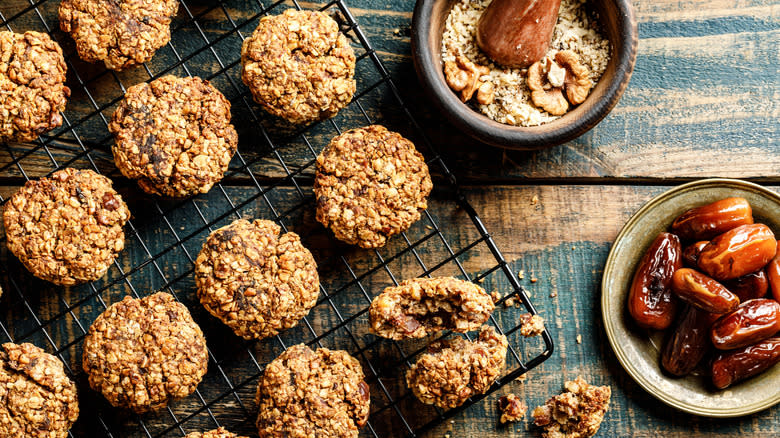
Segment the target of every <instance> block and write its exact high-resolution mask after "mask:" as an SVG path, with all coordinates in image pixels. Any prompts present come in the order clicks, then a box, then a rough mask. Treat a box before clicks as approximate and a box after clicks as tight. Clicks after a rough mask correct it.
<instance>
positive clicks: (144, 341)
mask: <svg viewBox="0 0 780 438" xmlns="http://www.w3.org/2000/svg"><path fill="white" fill-rule="evenodd" d="M207 364H208V351H207V350H206V339H205V338H204V337H203V332H201V330H200V327H198V325H197V324H195V321H193V320H192V316H190V312H189V311H188V310H187V308H186V307H184V305H183V304H181V303H179V302H176V301H175V300H174V298H173V296H172V295H170V294H168V293H164V292H159V293H156V294H154V295H151V296H148V297H145V298H140V299H135V298H131V297H125V299H124V300H122V301H120V302H118V303H115V304H112V305H111V306H109V308H108V309H106V310H105V311H104V312H103V313H102V314H101V315H100V316H98V317H97V319H96V320H95V322H94V323H92V326H91V327H90V328H89V332H88V333H87V335H86V337H85V338H84V355H83V358H82V366H83V368H84V372H86V373H87V375H88V376H89V386H91V387H92V389H94V390H95V391H99V392H101V393H102V394H103V396H104V397H106V399H107V400H108V401H109V402H110V403H111V404H112V405H114V406H116V407H122V408H128V409H132V410H133V411H135V412H137V413H143V412H148V411H152V410H156V409H160V408H163V407H165V406H166V405H167V404H168V402H169V401H170V400H172V399H177V398H181V397H186V396H188V395H190V394H192V393H193V392H194V391H195V388H196V387H197V386H198V384H199V383H200V380H201V379H202V378H203V375H204V374H206V366H207Z"/></svg>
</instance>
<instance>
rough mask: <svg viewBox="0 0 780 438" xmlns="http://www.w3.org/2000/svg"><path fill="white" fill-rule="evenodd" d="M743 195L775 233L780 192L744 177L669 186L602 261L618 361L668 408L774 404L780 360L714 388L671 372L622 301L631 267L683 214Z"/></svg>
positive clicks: (698, 377) (739, 408) (655, 336)
mask: <svg viewBox="0 0 780 438" xmlns="http://www.w3.org/2000/svg"><path fill="white" fill-rule="evenodd" d="M732 196H740V197H743V198H745V199H747V200H748V202H749V203H750V206H751V207H752V209H753V217H754V218H755V220H756V222H760V223H763V224H766V225H768V226H769V227H770V228H771V229H772V231H774V232H775V234H776V235H777V233H778V232H780V195H778V194H777V193H775V192H773V191H772V190H769V189H767V188H764V187H761V186H759V185H757V184H753V183H750V182H747V181H740V180H734V179H705V180H700V181H694V182H691V183H688V184H683V185H681V186H678V187H675V188H673V189H671V190H669V191H667V192H664V193H662V194H660V195H658V196H656V197H655V198H653V199H651V200H650V201H648V202H647V203H646V204H645V205H644V206H642V208H640V209H639V211H637V212H636V213H635V214H634V215H633V216H632V217H631V219H629V220H628V222H627V223H626V225H625V226H624V227H623V229H622V230H621V231H620V233H619V234H618V236H617V238H616V239H615V243H614V244H613V245H612V249H611V250H610V252H609V256H608V257H607V261H606V264H605V265H604V276H603V277H602V280H601V316H602V318H603V321H604V330H605V331H606V332H607V338H608V339H609V343H610V345H611V346H612V349H613V350H614V351H615V355H616V356H617V359H618V361H619V362H620V364H621V365H622V366H623V368H624V369H625V370H626V372H627V373H628V374H629V375H630V376H631V377H632V378H633V379H634V380H635V381H636V382H637V383H638V384H639V385H640V386H641V387H642V388H644V389H645V390H646V391H647V392H649V393H650V394H652V395H653V396H654V397H656V398H658V399H659V400H661V401H662V402H664V403H666V404H667V405H669V406H672V407H675V408H677V409H680V410H682V411H685V412H688V413H691V414H696V415H702V416H706V417H739V416H742V415H748V414H752V413H754V412H759V411H762V410H764V409H767V408H769V407H771V406H774V405H776V404H777V403H780V391H778V389H777V388H778V386H780V365H775V366H774V367H773V368H771V369H769V370H767V371H764V372H763V373H761V374H758V375H756V376H753V377H751V378H749V379H747V380H743V381H741V382H738V383H736V384H734V385H732V386H729V387H728V388H726V389H724V390H716V389H715V387H714V386H713V385H712V382H711V378H710V377H709V376H708V375H707V372H706V370H703V369H697V370H696V371H694V372H693V373H691V374H689V375H688V376H685V377H672V376H670V375H668V374H666V373H664V372H663V371H662V370H661V365H660V359H659V358H660V356H661V353H660V351H661V348H662V345H663V342H664V334H663V333H661V332H655V331H648V330H642V329H640V328H639V327H638V326H637V325H636V324H635V323H634V321H633V320H632V319H631V317H630V316H629V315H628V310H627V304H626V300H627V297H628V290H629V288H630V287H631V281H632V280H633V278H634V271H635V270H636V267H637V265H638V264H639V261H640V259H641V258H642V256H643V255H644V253H645V251H647V248H648V247H649V246H650V244H651V243H652V241H653V239H655V237H656V236H657V235H658V233H660V232H661V231H667V230H668V228H669V226H670V225H671V224H672V222H673V221H674V219H675V218H676V217H677V216H679V215H681V214H682V213H683V212H685V211H687V210H689V209H691V208H694V207H699V206H702V205H706V204H709V203H712V202H715V201H717V200H720V199H723V198H729V197H732Z"/></svg>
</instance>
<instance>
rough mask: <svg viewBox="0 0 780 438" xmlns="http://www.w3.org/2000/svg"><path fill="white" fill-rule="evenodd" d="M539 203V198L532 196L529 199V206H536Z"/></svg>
mask: <svg viewBox="0 0 780 438" xmlns="http://www.w3.org/2000/svg"><path fill="white" fill-rule="evenodd" d="M538 203H539V197H538V196H536V195H534V197H533V198H531V205H536V204H538Z"/></svg>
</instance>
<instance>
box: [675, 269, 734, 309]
mask: <svg viewBox="0 0 780 438" xmlns="http://www.w3.org/2000/svg"><path fill="white" fill-rule="evenodd" d="M672 292H674V293H675V295H677V297H678V298H680V299H681V300H683V301H685V302H686V303H688V304H690V305H692V306H694V307H698V308H699V309H701V310H703V311H705V312H710V313H727V312H731V311H732V310H734V309H736V308H737V306H739V298H737V296H736V295H734V294H733V293H731V291H729V290H728V289H726V287H725V286H723V285H722V284H720V283H718V282H717V281H715V280H713V279H712V278H710V277H707V276H706V275H704V274H702V273H701V272H698V271H695V270H693V269H690V268H680V269H678V270H677V271H676V272H675V273H674V275H673V276H672Z"/></svg>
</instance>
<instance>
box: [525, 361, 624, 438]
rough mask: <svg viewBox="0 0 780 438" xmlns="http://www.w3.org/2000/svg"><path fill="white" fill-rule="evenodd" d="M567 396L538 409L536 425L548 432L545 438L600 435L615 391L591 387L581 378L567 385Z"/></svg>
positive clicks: (559, 397)
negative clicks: (598, 433) (602, 423)
mask: <svg viewBox="0 0 780 438" xmlns="http://www.w3.org/2000/svg"><path fill="white" fill-rule="evenodd" d="M565 386H566V392H564V393H563V394H560V395H556V396H554V397H552V398H551V399H549V400H547V402H546V403H545V405H544V406H539V407H537V408H535V409H534V411H533V413H532V415H533V417H534V424H535V425H537V426H540V427H543V428H544V432H542V437H544V438H558V437H560V438H563V437H565V438H585V437H589V436H593V435H595V434H596V432H598V430H599V427H600V426H601V421H602V420H603V419H604V415H605V414H606V413H607V409H608V408H609V399H610V396H611V395H612V389H611V388H610V387H609V386H593V385H589V384H588V383H587V382H585V380H584V379H583V378H582V377H581V376H578V377H577V378H576V379H575V380H573V381H569V382H566V384H565Z"/></svg>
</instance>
